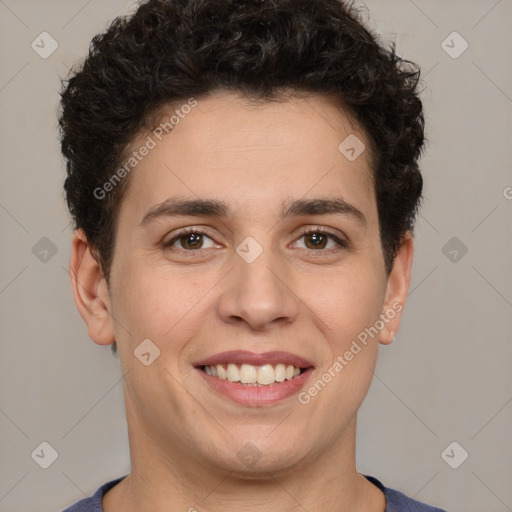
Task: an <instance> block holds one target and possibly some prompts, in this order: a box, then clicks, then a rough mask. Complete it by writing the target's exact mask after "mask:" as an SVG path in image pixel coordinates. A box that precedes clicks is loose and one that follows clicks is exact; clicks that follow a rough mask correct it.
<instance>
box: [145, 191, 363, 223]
mask: <svg viewBox="0 0 512 512" xmlns="http://www.w3.org/2000/svg"><path fill="white" fill-rule="evenodd" d="M231 214H232V210H231V208H230V206H229V205H228V204H226V203H224V202H222V201H219V200H217V199H180V198H177V197H170V198H169V199H166V200H165V201H164V202H163V203H160V204H157V205H155V206H152V207H151V208H150V209H149V210H148V211H147V212H146V214H145V215H144V217H143V218H142V220H141V222H140V224H139V226H146V225H148V224H150V223H151V222H153V221H154V220H156V219H158V218H162V217H179V216H191V217H221V218H226V217H229V216H230V215H231ZM332 214H341V215H347V216H349V217H352V218H353V219H355V220H356V221H357V222H358V223H359V224H361V225H362V226H364V227H366V226H367V220H366V217H365V216H364V215H363V213H362V212H361V211H360V210H359V209H357V208H356V207H355V206H353V205H351V204H350V203H347V202H346V201H345V200H344V199H341V198H318V199H287V200H285V201H284V202H283V204H282V205H281V210H280V218H281V220H282V219H284V218H286V217H292V216H295V217H298V216H301V215H332Z"/></svg>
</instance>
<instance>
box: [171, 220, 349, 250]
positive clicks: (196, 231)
mask: <svg viewBox="0 0 512 512" xmlns="http://www.w3.org/2000/svg"><path fill="white" fill-rule="evenodd" d="M191 233H193V234H196V235H204V236H206V237H208V238H210V239H212V240H213V238H212V237H211V236H210V235H208V233H206V232H204V231H201V230H199V229H196V228H193V227H188V228H184V229H182V230H181V231H179V232H178V233H176V235H175V236H174V237H173V238H172V239H171V240H169V241H167V242H164V243H163V244H162V245H163V247H164V248H170V247H172V245H173V244H174V243H175V242H176V241H178V240H179V239H180V238H181V237H183V236H186V235H189V234H191ZM312 234H321V235H324V236H327V237H328V238H330V239H331V240H333V241H334V242H336V243H337V244H338V246H339V247H337V248H335V249H318V250H315V249H306V250H307V251H309V252H311V253H324V254H325V253H328V254H330V253H333V252H338V251H340V250H342V249H347V248H348V243H347V242H346V241H345V240H342V239H341V238H339V237H338V236H337V235H335V234H334V233H331V232H330V231H327V230H326V229H325V228H322V227H320V226H318V227H316V228H304V230H303V231H302V232H301V234H300V236H299V237H298V238H297V240H300V239H301V238H303V237H305V236H307V235H312ZM178 250H179V251H181V252H186V253H193V254H201V253H202V252H204V251H208V249H197V250H190V251H188V250H185V249H178ZM321 255H322V254H319V256H321Z"/></svg>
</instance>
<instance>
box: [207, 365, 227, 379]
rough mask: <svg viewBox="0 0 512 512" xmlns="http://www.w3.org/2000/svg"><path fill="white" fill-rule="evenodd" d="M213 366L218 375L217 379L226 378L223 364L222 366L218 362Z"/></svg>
mask: <svg viewBox="0 0 512 512" xmlns="http://www.w3.org/2000/svg"><path fill="white" fill-rule="evenodd" d="M205 368H206V366H205ZM215 368H216V369H217V377H219V379H222V380H226V379H227V375H226V370H224V366H222V365H221V364H218V365H217V366H216V367H215Z"/></svg>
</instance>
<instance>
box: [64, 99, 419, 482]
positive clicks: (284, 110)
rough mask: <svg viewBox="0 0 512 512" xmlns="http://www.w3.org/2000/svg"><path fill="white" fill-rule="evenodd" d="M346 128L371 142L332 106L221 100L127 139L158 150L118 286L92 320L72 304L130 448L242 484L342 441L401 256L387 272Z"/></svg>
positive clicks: (139, 194) (402, 289)
mask: <svg viewBox="0 0 512 512" xmlns="http://www.w3.org/2000/svg"><path fill="white" fill-rule="evenodd" d="M186 110H187V111H188V110H189V109H186ZM166 119H168V116H166ZM156 133H159V132H156ZM349 135H352V136H354V135H355V136H356V137H357V138H358V139H359V141H360V142H362V143H363V144H365V146H366V147H368V140H367V138H366V136H365V134H364V133H363V132H362V131H361V130H359V129H358V128H357V126H356V125H355V124H354V123H352V122H351V121H350V120H349V118H348V117H347V116H346V115H344V114H343V112H342V111H340V109H339V108H338V107H337V106H336V105H335V104H334V103H332V102H331V101H330V100H329V99H327V98H323V97H320V96H312V97H309V98H304V99H293V100H289V101H287V102H285V103H280V104H279V103H273V104H272V103H266V104H264V105H262V104H259V105H251V104H250V103H249V102H247V100H243V99H239V98H237V97H236V96H234V95H232V94H226V93H224V94H215V95H213V96H210V97H208V98H205V99H200V100H198V103H197V105H196V106H194V107H193V108H191V109H190V112H189V113H187V114H186V116H183V118H182V119H180V122H179V124H178V125H177V126H176V127H175V128H174V129H173V130H172V131H171V132H170V133H169V134H165V132H164V136H160V137H158V136H156V135H155V134H154V133H151V132H147V133H143V134H141V135H140V137H139V138H138V139H137V140H135V141H134V142H133V144H132V150H133V151H136V150H138V149H139V148H141V147H142V146H143V145H144V144H147V141H148V139H147V137H148V136H150V137H151V139H152V140H153V142H154V143H155V145H154V147H153V148H152V149H150V150H149V151H148V154H147V155H146V156H144V157H143V158H142V159H141V161H140V162H139V163H138V164H137V166H136V168H134V170H133V171H132V173H131V175H130V178H129V179H130V183H129V187H128V189H127V193H126V195H125V197H124V198H123V200H122V204H121V207H120V211H119V217H118V230H117V238H116V243H115V251H114V257H113V263H112V268H111V289H110V291H109V292H107V291H106V286H105V282H104V279H102V278H101V277H98V281H97V283H98V284H99V286H98V287H96V288H95V289H96V290H99V291H98V297H97V300H96V307H95V308H90V311H92V310H93V309H94V312H93V313H90V312H89V313H87V312H85V313H84V312H82V310H81V312H82V314H83V316H84V318H85V319H86V321H87V323H88V325H89V333H90V335H91V337H92V338H93V339H94V340H95V341H96V342H97V343H102V344H107V343H111V342H112V341H113V339H114V337H115V339H116V340H117V345H118V350H119V356H120V359H121V363H122V366H123V370H124V372H125V402H126V408H127V414H128V423H129V430H130V439H131V444H132V441H133V440H134V439H137V440H138V442H139V443H140V446H145V448H146V449H148V450H150V449H156V450H158V452H159V453H160V455H161V457H162V458H163V459H166V458H167V457H168V456H169V457H171V456H172V460H180V458H181V460H182V461H186V463H190V464H192V463H193V462H194V461H195V462H197V463H200V464H201V465H202V466H203V467H208V466H211V467H212V468H217V469H218V468H222V469H225V470H227V471H237V472H239V473H241V474H247V475H249V474H254V473H255V472H258V471H286V470H289V469H290V468H295V469H297V470H299V469H300V468H301V467H302V466H303V465H305V464H306V462H307V461H309V460H312V459H313V458H318V457H319V456H322V455H324V456H327V455H326V454H335V453H337V454H339V453H341V452H343V450H346V449H347V446H349V444H350V443H351V442H353V434H354V427H355V417H356V412H357V409H358V408H359V406H360V404H361V402H362V400H363V398H364V396H365V395H366V393H367V391H368V388H369V385H370V381H371V378H372V371H373V369H374V366H375V362H376V357H377V350H378V342H379V340H380V341H381V343H389V342H390V341H391V340H392V337H393V334H392V331H394V332H395V333H396V331H397V330H398V325H399V318H400V310H401V306H397V304H398V302H401V303H402V304H403V303H404V301H405V295H406V290H407V287H408V279H409V277H408V272H409V270H410V263H411V249H410V240H409V241H408V242H407V243H405V244H404V246H403V248H402V249H401V252H399V255H398V256H397V260H396V262H397V263H396V265H395V267H394V269H393V271H392V273H391V275H390V276H387V275H386V273H385V269H384V258H383V254H382V249H381V245H380V236H379V223H378V215H377V207H376V201H375V194H374V190H373V188H372V184H371V179H370V155H369V152H368V150H366V151H363V152H362V154H361V155H360V156H359V157H358V158H356V159H355V160H354V158H353V156H354V155H353V154H352V152H351V151H350V149H348V150H347V149H346V148H345V146H343V145H342V149H343V148H345V150H344V152H343V151H341V150H340V149H339V146H340V143H342V142H343V141H344V140H345V139H346V137H347V136H349ZM160 138H161V140H159V139H160ZM349 140H350V139H349ZM354 140H355V139H354ZM150 146H153V144H152V143H150ZM352 146H353V144H352ZM359 147H362V146H357V147H356V151H357V150H358V149H359ZM347 151H348V152H347ZM356 154H357V153H356ZM347 155H348V156H350V157H351V158H347ZM176 200H180V201H198V200H201V201H214V202H215V204H213V205H211V204H210V206H209V208H207V207H206V206H205V207H203V208H202V209H199V210H198V209H197V203H196V209H195V210H194V209H191V208H190V207H189V208H188V209H187V210H186V211H184V210H185V209H184V206H183V204H182V205H181V208H177V206H176V202H173V201H176ZM312 200H318V201H317V202H316V203H312V202H311V201H312ZM322 201H325V202H322ZM207 206H208V205H207ZM213 206H215V208H214V207H213ZM223 210H224V211H223ZM307 232H309V234H307ZM74 244H75V245H74V251H75V249H76V248H77V247H78V245H77V244H78V236H77V237H75V242H74ZM75 252H79V251H78V249H76V251H75ZM83 254H85V253H83ZM77 261H78V260H77ZM83 261H84V260H83ZM72 264H73V263H72ZM92 265H93V263H92V262H91V267H90V268H92ZM84 280H86V278H85V275H84ZM90 281H91V280H90ZM92 288H93V287H92V286H91V289H92ZM82 308H83V306H82ZM102 308H103V309H102ZM391 310H393V311H392V312H391ZM84 311H85V310H84ZM112 319H115V321H114V320H112ZM375 326H377V329H378V330H379V331H380V332H379V333H378V334H375V332H376V331H375ZM365 329H366V331H365ZM368 329H370V331H368ZM371 329H373V330H371ZM368 332H370V333H372V335H368ZM364 333H366V339H365V334H364ZM364 339H365V342H363V340H364ZM143 340H150V341H146V342H144V343H145V344H143V345H140V344H141V342H142V341H143ZM357 347H358V348H359V350H357ZM134 352H135V354H134ZM141 353H144V354H145V355H144V356H142V357H141V356H140V354H141ZM136 354H138V355H139V357H137V355H136ZM350 354H352V355H351V356H350ZM141 359H142V361H145V363H147V364H144V362H141ZM336 363H337V364H336ZM217 364H220V365H221V366H222V369H219V367H218V366H217ZM228 364H229V365H230V366H227V365H228ZM242 365H244V366H242ZM246 365H248V366H246ZM291 366H293V368H292V369H291V370H290V369H289V368H288V367H291ZM207 367H208V368H207ZM212 367H213V368H214V369H213V370H212ZM295 367H297V368H300V370H298V369H297V370H295ZM223 370H225V372H226V373H227V377H226V378H225V379H222V378H221V377H223ZM239 370H240V371H239ZM287 371H288V375H287ZM212 372H213V374H214V375H209V373H210V374H211V373H212ZM298 372H300V374H299V375H295V376H294V377H293V378H290V377H291V375H294V374H297V373H298ZM215 373H217V376H215ZM237 378H242V380H247V381H251V380H252V381H253V380H254V379H255V378H256V379H257V380H259V381H261V382H262V383H263V384H260V385H255V384H250V383H245V384H242V383H240V382H238V383H237V382H232V381H233V380H235V381H236V379H237ZM276 379H277V380H278V382H276V381H275V380H276ZM283 379H284V380H283ZM279 381H281V382H279ZM272 382H273V383H272ZM250 443H252V444H250ZM133 444H136V443H133ZM150 444H151V445H152V448H150V447H149V445H150ZM132 449H135V448H134V446H132ZM251 457H252V459H251ZM254 460H257V463H256V464H254Z"/></svg>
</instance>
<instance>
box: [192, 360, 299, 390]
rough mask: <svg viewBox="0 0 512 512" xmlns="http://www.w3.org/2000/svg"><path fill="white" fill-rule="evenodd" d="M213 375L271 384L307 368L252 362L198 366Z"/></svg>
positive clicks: (291, 377)
mask: <svg viewBox="0 0 512 512" xmlns="http://www.w3.org/2000/svg"><path fill="white" fill-rule="evenodd" d="M198 368H199V369H200V370H202V371H203V372H205V373H206V374H207V375H210V376H211V377H216V378H217V379H219V380H224V381H228V382H236V383H237V384H243V385H246V386H255V387H259V386H270V385H272V384H279V383H281V382H285V381H290V380H293V379H295V378H296V377H299V376H300V375H302V374H303V373H304V372H305V371H306V370H307V368H300V367H298V366H294V365H292V364H282V363H279V364H275V365H273V364H270V363H269V364H263V365H261V366H255V365H251V364H240V365H239V364H235V363H225V364H216V365H203V366H199V367H198Z"/></svg>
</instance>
